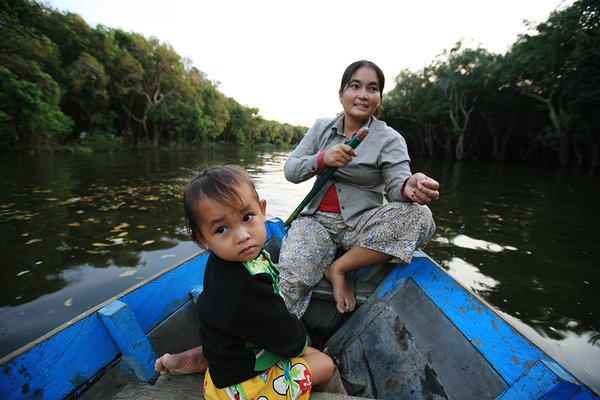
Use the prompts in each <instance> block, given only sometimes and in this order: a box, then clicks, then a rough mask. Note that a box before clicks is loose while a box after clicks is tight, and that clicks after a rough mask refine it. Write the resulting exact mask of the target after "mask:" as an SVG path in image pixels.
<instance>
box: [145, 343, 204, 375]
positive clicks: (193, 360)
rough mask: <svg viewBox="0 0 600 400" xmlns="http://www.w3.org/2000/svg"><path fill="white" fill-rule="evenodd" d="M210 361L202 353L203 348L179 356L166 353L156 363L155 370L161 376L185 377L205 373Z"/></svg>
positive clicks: (195, 348)
mask: <svg viewBox="0 0 600 400" xmlns="http://www.w3.org/2000/svg"><path fill="white" fill-rule="evenodd" d="M207 367H208V361H206V358H204V354H203V353H202V346H198V347H194V348H193V349H190V350H187V351H184V352H183V353H178V354H169V353H165V354H164V355H163V356H161V357H158V358H157V359H156V361H155V362H154V370H155V371H156V372H158V373H159V374H161V375H169V374H171V375H185V374H193V373H196V372H204V371H206V368H207Z"/></svg>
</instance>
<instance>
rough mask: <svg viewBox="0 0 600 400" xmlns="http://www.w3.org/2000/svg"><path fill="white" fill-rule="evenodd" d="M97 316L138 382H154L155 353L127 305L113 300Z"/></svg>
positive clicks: (156, 374) (155, 374)
mask: <svg viewBox="0 0 600 400" xmlns="http://www.w3.org/2000/svg"><path fill="white" fill-rule="evenodd" d="M98 315H100V319H101V320H102V322H103V323H104V326H105V327H106V329H108V332H109V333H110V335H111V337H112V338H113V340H114V341H115V343H116V344H117V347H118V348H119V349H120V350H121V354H122V355H123V358H124V360H125V362H127V364H128V365H129V367H131V369H132V370H133V372H134V373H135V376H137V378H138V380H140V381H143V382H147V383H154V382H156V380H157V379H158V373H157V372H156V371H154V360H156V358H157V357H156V353H154V350H152V345H151V344H150V341H149V340H148V338H147V337H146V335H145V333H144V332H143V331H142V328H140V325H139V324H138V322H137V320H136V319H135V315H133V313H132V312H131V309H130V308H129V307H128V306H127V304H125V303H123V302H122V301H119V300H115V301H113V302H112V303H110V304H109V305H107V306H106V307H104V308H102V309H101V310H100V311H98Z"/></svg>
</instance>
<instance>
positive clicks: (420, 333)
mask: <svg viewBox="0 0 600 400" xmlns="http://www.w3.org/2000/svg"><path fill="white" fill-rule="evenodd" d="M266 226H267V232H268V233H267V239H268V240H267V242H266V244H265V248H266V249H267V250H268V251H269V252H270V253H271V255H272V258H273V259H275V260H276V259H277V258H278V253H279V252H278V249H279V244H280V242H281V239H282V238H283V236H284V235H285V232H286V231H285V224H284V223H283V221H282V220H280V219H278V218H275V219H272V220H269V221H267V222H266ZM207 258H208V253H206V252H199V253H197V254H196V255H194V256H192V257H190V258H189V259H186V260H185V261H183V262H181V263H179V264H177V265H174V266H172V267H170V268H168V269H166V270H164V271H162V272H160V273H159V274H156V275H155V276H153V277H151V278H149V279H147V280H145V281H143V282H140V283H138V284H137V285H135V286H133V287H132V288H130V289H128V290H127V291H125V292H123V293H121V294H119V295H118V296H115V297H113V298H111V299H109V300H107V301H106V302H103V303H102V304H100V305H98V306H96V307H94V308H92V309H90V310H88V311H87V312H85V313H83V314H81V315H80V316H78V317H77V318H75V319H73V320H71V321H69V322H67V323H65V324H63V325H62V326H60V327H58V328H56V329H54V330H53V331H51V332H49V333H48V334H46V335H44V336H42V337H40V338H38V339H37V340H35V341H33V342H31V343H29V344H27V345H26V346H24V347H22V348H20V349H18V350H17V351H15V352H13V353H11V354H9V355H7V356H6V357H4V358H2V359H1V360H0V366H1V370H2V373H0V398H1V399H4V400H16V399H73V398H82V399H109V398H113V399H162V398H164V399H188V398H189V399H192V398H195V399H197V398H201V393H202V376H201V374H191V375H180V376H166V377H165V376H159V375H158V374H157V373H156V372H155V371H154V360H155V359H156V356H157V355H160V354H163V353H165V352H170V353H173V352H181V351H184V350H187V349H190V348H192V347H194V346H197V345H198V344H199V343H200V341H199V337H198V333H197V332H198V322H197V317H196V311H195V300H196V299H197V298H198V295H199V294H200V293H201V292H202V281H203V275H204V274H203V273H204V267H205V264H206V260H207ZM351 282H352V285H353V287H354V290H355V294H356V298H357V303H358V306H357V309H356V311H354V312H353V313H349V314H339V313H337V312H336V310H335V302H334V301H333V297H332V292H331V285H329V284H328V282H327V281H326V280H322V281H321V282H320V283H319V285H318V286H317V287H316V288H315V290H314V293H313V297H312V300H311V304H310V306H309V309H308V311H307V313H306V314H305V316H304V317H303V320H304V323H305V325H306V327H307V330H308V332H309V336H310V338H311V340H312V343H313V345H314V346H316V347H320V348H322V349H324V351H326V352H328V354H330V355H331V356H332V358H333V359H334V360H335V362H336V365H337V372H336V378H337V383H338V385H337V387H334V386H335V385H332V388H333V389H332V390H333V391H334V392H332V393H314V394H313V396H311V398H315V399H317V400H318V399H321V400H326V399H327V400H335V399H339V400H341V399H361V398H362V399H364V398H371V399H375V398H376V399H394V400H396V399H461V400H465V399H502V400H509V399H599V397H598V394H597V393H595V392H594V391H592V390H591V389H590V388H589V387H587V386H586V385H585V384H584V383H582V382H581V381H579V380H578V379H577V378H576V377H574V376H573V375H572V374H570V373H569V372H568V371H567V370H566V369H565V368H564V367H563V366H561V365H560V363H558V362H557V361H555V360H553V359H552V358H550V357H549V356H548V355H546V354H545V353H544V352H543V351H542V350H541V349H539V348H538V347H536V346H535V345H534V344H533V343H532V342H530V341H529V340H528V339H527V338H526V337H524V336H523V335H522V334H521V333H519V332H518V331H517V330H516V329H515V328H514V327H512V326H511V325H510V324H509V323H508V322H507V321H505V320H504V319H503V318H502V317H501V316H500V315H499V314H497V313H496V312H495V311H494V310H493V309H492V308H491V307H490V306H489V305H488V304H487V303H486V302H485V301H483V300H482V299H480V298H479V297H478V296H477V295H476V294H474V293H472V292H471V291H470V290H468V289H467V288H464V287H463V286H461V285H460V284H459V283H457V282H456V281H455V280H454V279H453V278H452V277H450V276H449V275H448V274H447V273H446V272H445V270H444V269H443V268H441V267H440V266H439V265H438V264H436V263H435V262H434V261H433V260H432V259H431V258H430V257H429V256H427V255H426V254H425V253H423V252H421V251H417V252H416V253H415V255H414V258H413V260H412V262H411V263H410V264H408V265H393V264H383V265H380V266H376V267H371V268H365V269H362V270H358V271H356V272H355V273H354V274H353V276H352V277H351ZM199 375H200V376H199Z"/></svg>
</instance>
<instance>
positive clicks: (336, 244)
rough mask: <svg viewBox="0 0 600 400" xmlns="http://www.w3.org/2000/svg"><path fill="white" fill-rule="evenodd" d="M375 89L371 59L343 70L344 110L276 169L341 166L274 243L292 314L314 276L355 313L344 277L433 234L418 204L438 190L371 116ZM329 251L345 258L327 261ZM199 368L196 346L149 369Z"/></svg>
mask: <svg viewBox="0 0 600 400" xmlns="http://www.w3.org/2000/svg"><path fill="white" fill-rule="evenodd" d="M384 84H385V78H384V75H383V72H382V71H381V69H380V68H379V67H378V66H377V65H375V64H374V63H373V62H370V61H364V60H362V61H357V62H354V63H352V64H350V65H349V66H348V68H346V71H345V72H344V74H343V76H342V81H341V85H340V90H339V98H340V102H341V103H342V106H343V109H344V112H343V113H341V114H340V115H338V116H336V117H335V118H333V119H325V120H317V122H316V123H315V125H314V126H313V127H311V128H310V129H309V131H308V132H307V134H306V135H305V137H304V138H303V139H302V141H301V142H300V144H299V145H298V147H297V148H296V149H295V150H294V151H293V152H292V154H291V155H290V157H289V159H288V160H287V162H286V164H285V167H284V172H285V176H286V178H287V179H289V180H290V181H292V182H296V183H297V182H302V181H305V180H307V179H310V178H311V177H314V176H315V175H317V174H319V173H321V172H323V171H324V170H325V169H326V168H327V167H338V168H340V169H339V170H338V171H337V172H336V174H335V175H334V176H333V178H332V180H331V182H330V183H329V184H328V185H326V186H324V188H323V189H322V191H321V192H320V193H319V194H318V195H317V196H316V197H315V198H314V199H313V200H312V202H311V203H309V204H308V205H307V206H306V208H305V209H304V210H303V212H302V213H301V215H300V217H299V218H298V219H296V220H295V221H294V222H293V223H292V225H291V227H290V230H289V231H288V234H287V236H286V237H285V238H284V241H283V244H282V248H281V253H280V257H279V269H280V272H281V292H282V295H283V296H284V299H285V301H286V306H287V307H288V309H289V310H290V311H292V312H293V313H294V314H296V315H297V316H298V317H300V316H302V315H303V314H304V312H305V311H306V308H307V307H308V303H309V301H310V295H311V292H312V288H313V287H314V286H315V285H316V284H317V282H318V281H319V280H320V279H321V277H322V276H323V275H325V277H326V278H327V279H329V280H330V281H331V282H332V285H333V291H334V297H335V300H336V307H337V309H338V311H339V312H340V313H344V312H349V311H352V310H354V308H355V306H356V300H355V298H354V294H353V293H352V290H351V289H350V287H349V286H348V285H347V283H346V278H345V274H346V273H347V272H350V271H353V270H356V269H358V268H362V267H366V266H371V265H376V264H380V263H384V262H388V261H392V260H393V261H399V262H405V263H408V262H410V260H411V259H412V253H413V252H414V250H415V249H416V248H417V247H419V246H420V245H421V244H423V243H425V242H426V241H427V240H428V239H429V238H430V237H431V236H432V235H433V232H434V231H435V223H434V221H433V218H432V216H431V211H430V210H429V208H427V207H426V206H425V205H426V204H429V203H431V202H432V201H433V200H435V199H437V198H439V192H438V189H439V186H440V185H439V183H438V182H436V181H435V180H433V179H431V178H429V177H428V176H426V175H425V174H423V173H420V172H417V173H415V174H411V172H410V167H409V163H410V158H409V156H408V150H407V148H406V142H405V140H404V138H403V137H402V136H401V135H400V134H399V133H398V132H396V131H395V130H394V129H392V128H390V127H388V126H387V125H386V124H385V123H384V122H383V121H379V120H378V119H377V117H378V116H379V114H380V111H381V100H382V96H383V88H384ZM363 126H368V128H369V134H368V135H367V137H366V138H365V140H364V141H363V143H362V144H361V145H360V146H359V147H358V149H357V151H354V150H353V149H352V148H351V147H350V146H347V145H345V144H344V142H345V141H346V140H347V139H349V138H350V137H352V135H353V134H354V133H356V132H357V131H358V130H360V128H362V127H363ZM384 194H385V198H387V201H386V199H385V198H384ZM338 249H339V250H341V251H342V252H344V253H343V255H341V256H340V257H339V258H337V259H335V256H336V253H338ZM206 367H207V362H206V359H205V358H204V356H203V349H202V347H201V346H198V347H195V348H193V349H190V350H188V351H185V352H183V353H178V354H173V355H171V354H168V353H167V354H165V355H163V356H162V357H159V358H158V359H157V360H156V363H155V369H156V371H158V372H160V374H161V375H167V374H187V373H193V372H202V371H204V370H206Z"/></svg>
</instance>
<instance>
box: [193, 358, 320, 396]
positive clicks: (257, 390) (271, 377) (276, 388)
mask: <svg viewBox="0 0 600 400" xmlns="http://www.w3.org/2000/svg"><path fill="white" fill-rule="evenodd" d="M209 370H210V368H209ZM209 370H207V371H206V374H204V398H205V399H206V400H274V399H286V400H308V398H309V396H310V389H311V385H312V374H311V373H310V369H309V368H308V364H307V363H306V361H305V360H304V359H302V358H291V359H289V360H280V361H278V362H277V363H276V364H275V365H273V366H272V367H271V368H269V369H268V370H266V371H264V372H262V373H261V374H259V375H257V376H255V377H254V378H250V379H248V380H247V381H244V382H242V383H238V384H237V385H233V386H229V387H226V388H223V389H218V388H217V387H216V386H215V385H214V383H213V381H212V379H211V377H210V372H209Z"/></svg>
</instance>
